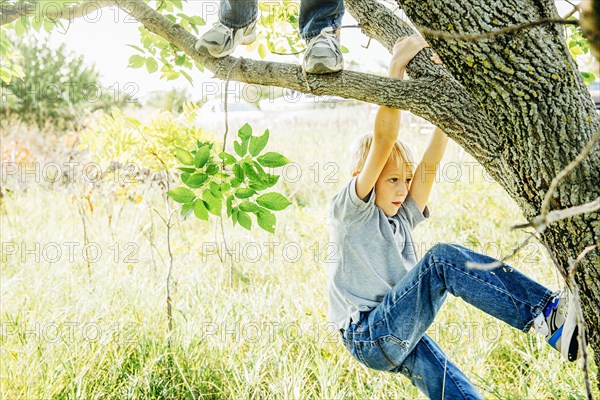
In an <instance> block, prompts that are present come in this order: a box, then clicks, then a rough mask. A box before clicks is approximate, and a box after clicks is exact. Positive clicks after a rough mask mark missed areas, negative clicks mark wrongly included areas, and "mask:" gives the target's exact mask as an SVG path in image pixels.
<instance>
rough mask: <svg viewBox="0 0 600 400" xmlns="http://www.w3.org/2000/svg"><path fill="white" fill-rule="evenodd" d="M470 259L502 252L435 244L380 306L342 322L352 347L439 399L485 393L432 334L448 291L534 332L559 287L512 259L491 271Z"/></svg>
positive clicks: (480, 260) (483, 258)
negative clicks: (544, 282)
mask: <svg viewBox="0 0 600 400" xmlns="http://www.w3.org/2000/svg"><path fill="white" fill-rule="evenodd" d="M468 261H470V262H474V263H481V264H485V263H491V262H494V261H496V260H494V259H493V258H491V257H488V256H485V255H483V254H479V253H476V252H474V251H472V250H469V249H467V248H465V247H462V246H458V245H454V244H437V245H435V246H434V247H432V248H431V249H430V250H429V251H428V252H427V253H426V254H425V256H424V257H423V259H421V261H419V262H418V263H417V265H416V266H415V267H414V268H413V269H412V270H410V271H409V272H408V274H407V275H405V276H404V277H403V278H402V280H401V281H400V282H399V283H398V284H397V285H396V286H394V287H393V288H392V289H391V290H390V292H389V293H388V294H387V295H386V296H385V297H384V298H383V301H382V302H381V303H380V304H379V305H378V306H377V307H376V308H374V309H373V310H371V311H369V312H362V313H361V316H360V321H358V322H356V323H351V324H350V326H349V327H348V329H347V330H343V329H342V330H341V334H342V340H343V342H344V346H345V347H346V349H348V351H349V352H350V353H351V354H352V356H353V357H354V358H356V359H357V360H358V361H359V362H361V363H362V364H364V365H366V366H367V367H369V368H372V369H376V370H381V371H390V372H400V373H402V374H404V375H405V376H407V377H408V378H409V379H410V380H411V382H412V384H413V385H415V386H416V387H417V388H419V389H420V390H421V391H422V392H423V393H424V394H426V395H427V396H428V397H429V398H431V399H434V400H440V399H481V398H483V397H482V396H481V394H480V393H479V392H478V391H477V389H476V388H475V386H474V385H473V384H472V383H471V382H470V381H469V379H468V378H467V377H466V376H465V375H464V374H463V373H462V372H461V371H460V370H459V369H458V368H457V367H456V365H454V364H453V363H451V362H450V361H449V360H448V359H447V357H446V355H445V354H444V352H443V351H442V350H441V349H440V347H439V346H438V345H437V344H436V343H435V342H434V341H433V340H432V339H431V338H430V337H429V336H428V335H426V334H425V332H426V330H427V328H428V327H429V326H430V325H431V323H432V322H433V319H434V317H435V315H436V314H437V312H438V311H439V309H440V307H441V306H442V304H443V303H444V300H445V299H446V295H447V294H448V292H450V293H452V294H453V295H454V296H457V297H461V298H462V299H463V300H465V301H466V302H468V303H470V304H472V305H474V306H475V307H477V308H479V309H480V310H482V311H485V312H486V313H488V314H490V315H492V316H494V317H496V318H498V319H499V320H502V321H504V322H506V323H507V324H509V325H510V326H513V327H515V328H517V329H520V330H522V331H524V332H527V331H528V330H529V328H530V327H531V325H532V324H533V320H534V318H535V317H536V316H537V315H539V314H540V313H541V312H542V311H543V310H544V308H545V307H546V305H547V304H548V303H549V301H550V300H551V298H552V296H553V293H552V292H551V291H550V290H548V289H546V288H545V287H544V286H542V285H540V284H539V283H536V282H535V281H533V280H531V279H529V278H528V277H526V276H525V275H523V274H522V273H520V272H518V271H516V270H515V269H513V268H512V267H508V266H505V267H499V268H495V269H491V270H485V271H484V270H477V269H471V268H468V267H467V266H466V265H465V263H466V262H468Z"/></svg>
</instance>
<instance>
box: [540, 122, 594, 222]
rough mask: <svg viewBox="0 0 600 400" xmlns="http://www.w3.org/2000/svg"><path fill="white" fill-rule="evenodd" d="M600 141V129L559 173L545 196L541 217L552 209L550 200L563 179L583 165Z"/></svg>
mask: <svg viewBox="0 0 600 400" xmlns="http://www.w3.org/2000/svg"><path fill="white" fill-rule="evenodd" d="M598 139H600V129H598V130H597V131H596V132H595V133H594V134H593V135H592V137H591V138H590V140H589V141H588V142H587V144H586V145H585V147H584V148H583V150H581V153H579V155H578V156H577V157H575V159H574V160H573V161H571V162H570V163H569V165H567V166H566V167H565V168H564V169H563V170H562V171H560V172H559V173H558V175H556V176H555V177H554V179H552V182H551V183H550V187H549V188H548V191H547V192H546V195H545V196H544V201H543V202H542V209H541V211H540V215H542V216H545V215H546V214H547V213H548V209H549V208H550V200H551V199H552V196H553V195H554V192H555V191H556V188H557V187H558V184H559V183H560V182H561V181H562V180H563V179H565V178H566V177H567V176H568V175H569V174H570V173H571V172H572V171H573V170H574V169H575V168H576V167H577V166H578V165H579V164H580V163H581V161H583V159H584V158H585V157H587V155H588V154H590V152H591V151H592V150H593V148H594V145H595V144H596V142H597V141H598Z"/></svg>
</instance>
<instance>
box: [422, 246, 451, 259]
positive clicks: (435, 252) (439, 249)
mask: <svg viewBox="0 0 600 400" xmlns="http://www.w3.org/2000/svg"><path fill="white" fill-rule="evenodd" d="M451 251H452V245H450V244H448V243H436V244H435V245H434V246H433V247H432V248H430V249H429V251H428V252H427V254H426V256H429V257H433V258H437V259H443V258H445V257H447V256H448V254H449V253H450V252H451Z"/></svg>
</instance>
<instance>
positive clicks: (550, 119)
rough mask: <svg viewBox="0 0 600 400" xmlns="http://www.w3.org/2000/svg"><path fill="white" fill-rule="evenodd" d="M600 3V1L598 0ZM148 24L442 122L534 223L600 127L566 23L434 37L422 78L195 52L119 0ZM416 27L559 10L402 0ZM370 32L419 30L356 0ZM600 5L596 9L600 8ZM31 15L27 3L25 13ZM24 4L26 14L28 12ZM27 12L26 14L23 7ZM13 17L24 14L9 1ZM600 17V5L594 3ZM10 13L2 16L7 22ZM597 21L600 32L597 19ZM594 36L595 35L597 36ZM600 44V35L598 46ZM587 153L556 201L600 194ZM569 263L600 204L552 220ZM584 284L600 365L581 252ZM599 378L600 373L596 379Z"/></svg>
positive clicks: (458, 26) (283, 81)
mask: <svg viewBox="0 0 600 400" xmlns="http://www.w3.org/2000/svg"><path fill="white" fill-rule="evenodd" d="M592 3H593V4H595V6H594V7H593V10H595V11H597V10H598V9H600V7H599V6H598V5H597V4H600V0H593V1H592ZM106 4H109V5H110V4H117V5H118V6H119V7H121V8H122V9H123V10H125V11H127V12H129V13H130V14H131V15H132V16H134V17H135V18H136V19H137V20H138V21H140V22H141V23H143V24H144V26H145V27H146V28H147V29H149V30H150V31H152V32H154V33H156V34H158V35H161V36H162V37H164V38H165V39H167V40H168V41H170V42H171V43H172V44H174V45H175V46H177V47H179V48H180V49H182V50H183V51H185V52H186V53H188V54H189V55H190V56H192V57H193V58H194V59H195V60H196V61H198V62H200V63H202V64H204V65H205V67H206V68H208V69H209V70H211V71H213V72H214V73H215V74H216V75H217V76H219V77H221V78H225V77H227V76H229V77H230V79H232V80H238V81H242V82H247V83H260V84H264V85H276V86H281V87H288V88H292V89H295V90H298V91H303V92H311V93H315V94H332V95H338V96H343V97H351V98H356V99H359V100H363V101H368V102H371V103H375V104H385V105H388V106H392V107H398V108H402V109H407V110H409V111H411V112H413V113H415V114H417V115H420V116H422V117H424V118H426V119H428V120H429V121H431V122H433V123H434V124H436V125H438V126H440V127H441V128H442V129H443V130H444V131H445V132H446V133H447V134H448V136H449V137H450V138H452V139H453V140H455V141H456V142H458V143H459V144H460V145H461V146H462V147H463V148H464V149H465V150H466V151H468V152H469V153H470V154H472V155H473V156H474V157H475V158H476V159H477V160H478V161H479V162H480V163H481V164H482V165H483V166H484V168H486V170H487V171H488V172H489V173H490V175H491V176H492V177H494V179H496V181H497V182H498V183H499V184H500V185H502V186H503V187H504V189H505V190H506V191H507V192H508V193H509V194H510V196H511V197H512V198H513V199H514V200H515V201H516V202H517V204H518V205H519V206H520V208H521V210H522V212H523V215H524V216H525V218H526V219H527V220H532V219H533V218H534V217H535V216H537V215H539V214H540V210H541V205H542V200H543V198H544V195H545V193H546V192H547V190H548V188H549V187H550V183H551V181H552V179H553V178H554V177H555V176H556V175H557V174H558V173H559V172H560V171H561V170H562V169H563V168H564V167H565V166H566V165H567V164H568V163H569V162H570V161H571V160H573V159H574V158H575V157H576V156H577V154H578V153H579V152H580V151H581V149H583V147H584V146H585V144H586V143H587V142H588V141H589V139H590V137H591V136H592V135H593V134H594V132H596V131H597V130H598V129H600V117H599V116H598V114H597V113H596V111H595V109H594V105H593V103H592V101H591V98H590V96H589V94H588V93H587V91H586V89H585V87H584V84H583V80H582V78H581V76H580V74H579V72H578V71H577V67H576V65H575V63H574V61H573V59H572V57H571V56H570V54H569V51H568V49H567V46H566V43H565V40H564V37H563V32H564V31H563V28H562V27H561V26H559V25H545V26H541V27H535V28H531V29H527V30H523V31H519V32H516V33H510V34H505V35H501V36H495V37H492V38H487V39H483V40H479V41H464V40H460V39H442V38H436V37H428V36H427V35H425V37H426V38H427V40H428V42H429V43H430V44H431V47H432V48H433V49H434V50H435V51H436V52H437V53H438V54H439V55H440V57H441V59H442V61H443V62H444V64H445V69H444V68H441V67H438V66H434V65H432V64H431V63H430V62H429V61H428V57H427V54H420V55H419V56H418V57H417V58H416V59H415V60H414V61H413V62H412V63H411V64H410V65H409V74H410V75H411V77H412V78H415V79H414V80H412V81H395V80H390V79H387V78H383V77H376V76H373V75H368V74H361V73H357V72H351V71H343V72H340V73H338V74H333V75H330V76H311V75H309V76H304V75H303V74H302V71H301V69H300V68H299V66H296V65H290V64H281V63H269V62H261V61H254V60H247V59H236V58H233V57H226V58H224V59H220V60H216V59H212V58H210V57H206V56H203V55H202V54H198V53H196V52H195V51H194V49H193V45H194V42H195V37H194V36H193V35H191V34H190V33H189V32H187V31H185V30H184V29H182V28H181V27H180V26H178V25H175V24H173V23H172V22H170V21H169V20H167V19H166V18H164V17H163V16H162V15H160V14H158V13H157V12H155V11H154V10H153V9H151V8H150V7H149V6H148V5H147V4H146V3H145V2H144V1H143V0H114V3H112V2H110V1H107V2H106ZM399 5H400V7H402V9H403V10H404V11H405V12H406V14H407V15H408V17H409V18H410V19H411V21H412V22H413V23H415V24H416V25H417V26H422V27H425V28H430V29H434V30H441V31H446V32H451V33H456V34H457V35H460V34H468V33H481V32H486V31H491V30H495V29H499V28H503V27H507V26H511V25H515V24H519V23H524V22H529V21H537V20H541V19H546V18H558V13H557V11H556V8H555V6H554V3H553V1H550V0H496V1H494V2H492V1H486V0H474V1H470V2H466V3H465V2H459V1H457V0H440V1H437V2H422V1H419V2H417V1H414V0H399ZM346 6H347V8H348V10H349V12H350V13H352V15H353V16H354V17H355V18H356V19H357V20H358V21H359V23H360V24H361V26H362V28H363V30H364V31H365V32H366V33H367V34H369V35H370V36H372V37H374V38H375V39H377V40H379V41H380V42H382V43H383V44H384V45H385V46H387V47H388V49H389V48H391V46H392V44H393V42H394V40H395V39H396V37H398V36H399V35H407V34H410V33H411V32H412V29H411V28H410V27H409V26H407V25H406V24H404V23H403V22H402V21H400V20H399V19H398V18H397V17H395V16H394V15H393V14H392V13H391V12H390V11H389V10H388V9H387V8H386V7H384V6H382V5H381V4H378V3H376V2H374V1H372V0H346ZM595 11H594V12H595ZM22 13H23V12H22ZM22 13H21V14H22ZM25 13H26V12H25ZM4 14H5V15H7V16H8V15H10V18H12V19H14V16H15V15H17V16H18V15H19V12H15V10H7V11H6V12H5V13H4ZM595 15H600V12H595ZM10 18H8V17H6V18H2V23H5V21H8V20H9V19H10ZM593 21H594V22H593V24H592V25H593V26H592V27H593V28H595V29H596V32H597V31H600V29H598V27H597V26H596V25H597V24H596V23H595V21H600V18H596V19H594V20H593ZM598 37H600V36H595V37H593V36H592V37H591V41H592V42H594V40H598ZM592 44H594V43H592ZM597 148H598V147H597V146H596V150H594V151H592V153H591V154H590V155H589V156H588V157H586V158H585V159H584V160H583V162H582V163H581V164H580V165H579V167H577V168H576V169H575V170H574V171H573V172H572V173H571V174H570V175H569V176H568V178H567V179H565V180H564V181H563V182H562V183H561V184H560V185H559V187H558V189H557V190H556V192H555V196H553V198H552V201H551V203H550V209H564V208H569V207H573V206H577V205H581V204H584V203H587V202H590V201H592V200H594V199H597V198H598V197H599V196H600V168H599V167H600V152H598V151H597ZM542 240H543V241H544V242H545V243H546V244H547V245H548V248H549V250H550V251H551V252H552V254H553V257H554V258H555V260H556V262H557V264H558V267H559V268H560V269H561V270H562V272H563V273H564V272H566V271H567V270H568V269H569V265H570V263H571V262H572V261H573V260H575V259H576V258H577V256H578V255H579V254H580V253H581V251H582V250H583V249H584V248H586V247H588V246H591V245H595V244H597V243H598V242H599V241H600V217H599V214H598V212H594V213H591V214H587V215H579V216H576V217H572V218H569V219H565V220H562V221H559V222H555V223H553V224H551V225H550V226H549V227H548V228H547V229H546V231H545V232H544V233H543V235H542ZM575 279H576V282H577V284H578V285H579V287H580V293H581V300H582V307H583V313H584V318H585V321H586V324H587V327H588V340H589V343H590V345H591V347H592V348H593V349H594V350H595V353H594V354H595V356H594V357H595V362H596V365H600V254H599V251H598V249H597V248H596V249H595V250H594V251H591V252H589V253H588V254H587V255H586V256H585V257H584V258H583V260H582V261H581V263H580V264H579V266H578V269H577V275H576V277H575ZM598 381H600V379H599V380H598Z"/></svg>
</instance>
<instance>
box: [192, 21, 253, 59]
mask: <svg viewBox="0 0 600 400" xmlns="http://www.w3.org/2000/svg"><path fill="white" fill-rule="evenodd" d="M255 39H256V21H254V22H252V23H251V24H250V25H248V26H246V27H244V28H239V29H232V28H229V27H227V26H225V25H223V24H222V23H221V22H216V23H215V24H214V26H213V27H212V28H211V29H210V30H209V31H208V32H206V33H205V34H204V35H202V37H201V38H200V39H198V41H197V42H196V50H197V51H201V52H207V53H208V54H210V55H211V56H212V57H215V58H222V57H225V56H228V55H230V54H231V53H233V51H234V50H235V47H236V46H237V45H238V44H250V43H252V42H254V40H255Z"/></svg>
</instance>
